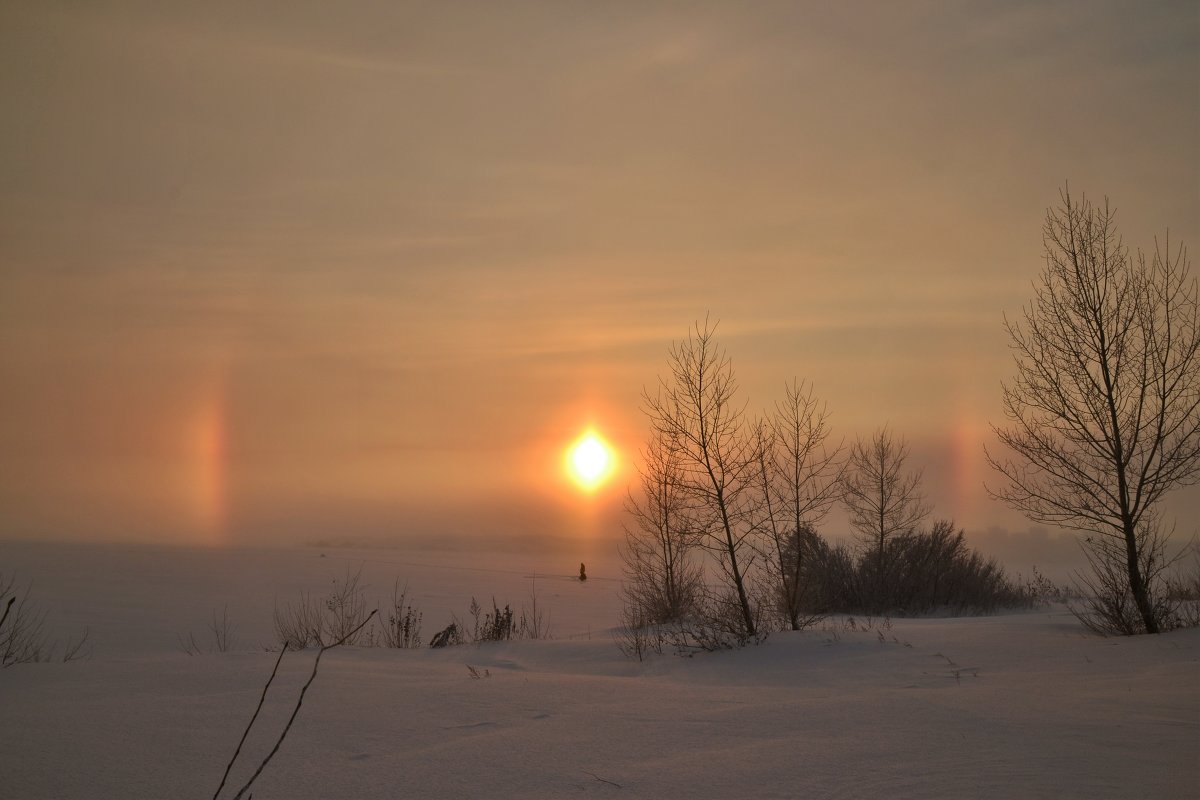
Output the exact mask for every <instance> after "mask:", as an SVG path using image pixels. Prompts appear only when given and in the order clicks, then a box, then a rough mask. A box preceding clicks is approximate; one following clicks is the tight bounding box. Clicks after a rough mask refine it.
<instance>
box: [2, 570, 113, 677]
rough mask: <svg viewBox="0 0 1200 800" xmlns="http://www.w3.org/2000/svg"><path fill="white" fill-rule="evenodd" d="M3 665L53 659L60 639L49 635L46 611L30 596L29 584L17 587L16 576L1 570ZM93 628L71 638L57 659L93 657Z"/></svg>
mask: <svg viewBox="0 0 1200 800" xmlns="http://www.w3.org/2000/svg"><path fill="white" fill-rule="evenodd" d="M0 609H2V610H0V668H7V667H11V666H13V665H15V664H34V663H38V662H42V661H54V660H56V659H55V651H56V650H57V649H58V643H57V642H54V641H49V640H48V639H47V636H46V630H45V627H46V611H45V609H43V608H40V607H38V606H37V605H36V604H35V603H33V601H31V600H30V598H29V587H28V586H25V587H23V588H22V587H18V586H17V583H16V579H15V578H12V577H8V578H6V577H5V576H4V575H3V574H2V573H0ZM89 636H90V631H89V630H88V629H87V628H84V630H83V633H82V634H80V637H79V638H78V639H68V640H67V643H66V646H65V647H64V648H63V654H62V656H61V657H59V658H58V659H57V660H59V661H62V662H68V661H79V660H82V659H87V658H90V657H91V654H92V650H91V645H90V644H89V642H88V639H89Z"/></svg>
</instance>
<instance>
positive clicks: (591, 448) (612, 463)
mask: <svg viewBox="0 0 1200 800" xmlns="http://www.w3.org/2000/svg"><path fill="white" fill-rule="evenodd" d="M565 460H566V468H567V474H568V475H570V476H571V480H573V481H575V483H576V484H578V486H579V488H581V489H583V490H584V491H587V492H591V491H595V490H596V489H598V488H600V486H602V485H603V484H604V483H606V482H607V481H608V479H609V478H611V477H612V475H613V472H614V471H616V466H617V463H616V461H617V459H616V455H615V454H614V452H613V449H612V446H610V445H609V444H608V443H607V442H605V441H604V439H602V438H601V437H600V434H598V433H596V432H595V431H594V430H591V429H589V430H587V431H585V432H584V433H583V435H582V436H580V437H579V438H578V439H576V440H575V441H574V442H572V443H571V445H570V446H569V447H568V448H567V452H566V459H565Z"/></svg>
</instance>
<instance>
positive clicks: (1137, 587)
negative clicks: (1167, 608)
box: [1125, 521, 1158, 633]
mask: <svg viewBox="0 0 1200 800" xmlns="http://www.w3.org/2000/svg"><path fill="white" fill-rule="evenodd" d="M1125 563H1126V566H1127V567H1128V569H1129V589H1130V591H1132V592H1133V602H1134V603H1136V604H1137V609H1138V613H1139V614H1141V615H1142V624H1143V625H1145V626H1146V633H1158V620H1157V619H1155V617H1154V608H1153V606H1151V605H1150V593H1149V592H1147V591H1146V580H1145V578H1143V577H1142V569H1141V566H1140V565H1139V564H1138V548H1137V539H1136V538H1135V536H1134V528H1133V523H1131V522H1129V521H1126V522H1125Z"/></svg>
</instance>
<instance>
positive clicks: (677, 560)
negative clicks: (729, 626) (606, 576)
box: [621, 434, 703, 628]
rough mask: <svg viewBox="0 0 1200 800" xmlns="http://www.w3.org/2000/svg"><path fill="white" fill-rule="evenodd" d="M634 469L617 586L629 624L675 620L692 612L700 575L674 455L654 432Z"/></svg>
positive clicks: (684, 496) (671, 448)
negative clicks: (620, 581) (621, 583)
mask: <svg viewBox="0 0 1200 800" xmlns="http://www.w3.org/2000/svg"><path fill="white" fill-rule="evenodd" d="M642 462H643V463H642V465H641V466H640V467H639V468H638V478H639V487H638V488H639V492H638V494H637V495H635V494H634V493H633V492H630V494H629V496H628V498H627V499H626V501H625V510H626V512H627V513H628V514H629V516H630V518H631V519H632V525H626V526H625V545H624V547H623V548H621V557H622V559H623V561H624V570H625V585H624V588H623V590H622V595H623V600H624V604H625V621H626V624H627V626H628V627H631V628H638V627H642V626H644V625H647V624H661V623H664V622H668V621H672V620H678V619H681V618H683V617H684V616H686V615H687V614H689V613H690V612H692V611H693V610H694V607H695V604H696V600H697V598H698V597H699V594H700V590H701V588H702V587H703V573H702V570H701V568H700V565H699V564H698V563H696V561H695V560H694V558H693V557H692V552H691V551H692V550H694V548H695V539H694V536H693V533H692V531H691V528H690V524H689V513H688V510H689V509H688V501H687V497H686V495H685V494H684V490H683V486H682V474H681V471H680V467H679V455H678V453H676V452H675V450H674V448H673V447H672V446H671V443H670V442H669V441H667V440H665V439H663V438H662V437H661V436H659V435H657V434H655V435H654V436H652V437H651V440H650V443H649V444H648V445H647V447H646V450H645V452H644V453H643V454H642Z"/></svg>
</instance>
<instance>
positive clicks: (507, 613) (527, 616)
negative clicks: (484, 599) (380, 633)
mask: <svg viewBox="0 0 1200 800" xmlns="http://www.w3.org/2000/svg"><path fill="white" fill-rule="evenodd" d="M467 614H468V615H469V616H470V618H471V624H470V626H467V625H464V624H462V623H461V622H459V621H458V620H457V619H455V620H454V624H453V627H454V628H455V630H456V632H459V631H461V632H465V638H466V640H467V641H469V642H471V643H473V644H474V643H478V642H506V641H509V640H511V639H548V638H550V635H551V631H550V625H549V621H548V620H547V618H546V613H545V611H544V609H540V608H539V607H538V597H537V587H536V585H535V586H534V588H533V589H532V590H531V592H530V599H529V605H528V606H521V608H520V611H519V612H515V611H513V608H512V606H511V605H510V604H508V603H505V604H504V608H500V605H499V604H498V603H497V602H496V598H494V597H493V598H492V608H491V610H490V611H489V610H488V609H486V608H485V607H483V606H481V605H479V601H478V600H476V599H475V598H474V597H472V598H471V605H470V606H469V607H468V609H467ZM452 643H453V642H447V644H452ZM431 646H432V644H431Z"/></svg>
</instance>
